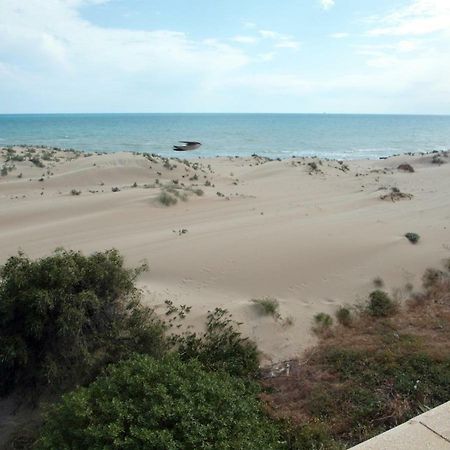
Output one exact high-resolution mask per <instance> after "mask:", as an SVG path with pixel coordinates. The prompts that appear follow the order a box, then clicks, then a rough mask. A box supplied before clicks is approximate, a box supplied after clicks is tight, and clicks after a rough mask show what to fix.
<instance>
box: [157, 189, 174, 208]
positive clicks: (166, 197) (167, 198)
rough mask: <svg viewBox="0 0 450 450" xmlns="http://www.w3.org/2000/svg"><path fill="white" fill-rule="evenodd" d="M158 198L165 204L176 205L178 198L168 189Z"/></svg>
mask: <svg viewBox="0 0 450 450" xmlns="http://www.w3.org/2000/svg"><path fill="white" fill-rule="evenodd" d="M156 200H157V201H158V202H159V203H161V205H164V206H172V205H176V204H177V202H178V199H177V198H176V197H175V196H173V195H171V194H169V193H168V192H166V191H161V192H160V194H159V195H158V197H157V198H156Z"/></svg>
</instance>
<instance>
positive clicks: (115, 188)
mask: <svg viewBox="0 0 450 450" xmlns="http://www.w3.org/2000/svg"><path fill="white" fill-rule="evenodd" d="M111 191H112V192H120V189H119V188H118V187H117V186H115V187H112V188H111Z"/></svg>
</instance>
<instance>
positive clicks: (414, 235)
mask: <svg viewBox="0 0 450 450" xmlns="http://www.w3.org/2000/svg"><path fill="white" fill-rule="evenodd" d="M405 238H406V239H408V241H409V242H411V244H417V243H418V242H419V239H420V236H419V235H418V234H417V233H406V234H405Z"/></svg>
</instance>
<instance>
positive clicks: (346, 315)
mask: <svg viewBox="0 0 450 450" xmlns="http://www.w3.org/2000/svg"><path fill="white" fill-rule="evenodd" d="M336 319H337V321H338V322H339V323H340V324H341V325H344V326H345V327H348V326H350V324H351V323H352V313H351V311H350V309H349V308H347V307H345V306H341V307H340V308H339V309H338V310H337V311H336Z"/></svg>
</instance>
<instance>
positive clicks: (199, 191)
mask: <svg viewBox="0 0 450 450" xmlns="http://www.w3.org/2000/svg"><path fill="white" fill-rule="evenodd" d="M192 192H193V193H194V194H195V195H197V196H198V197H201V196H202V195H203V194H204V192H203V190H202V189H194V190H193V191H192Z"/></svg>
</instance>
